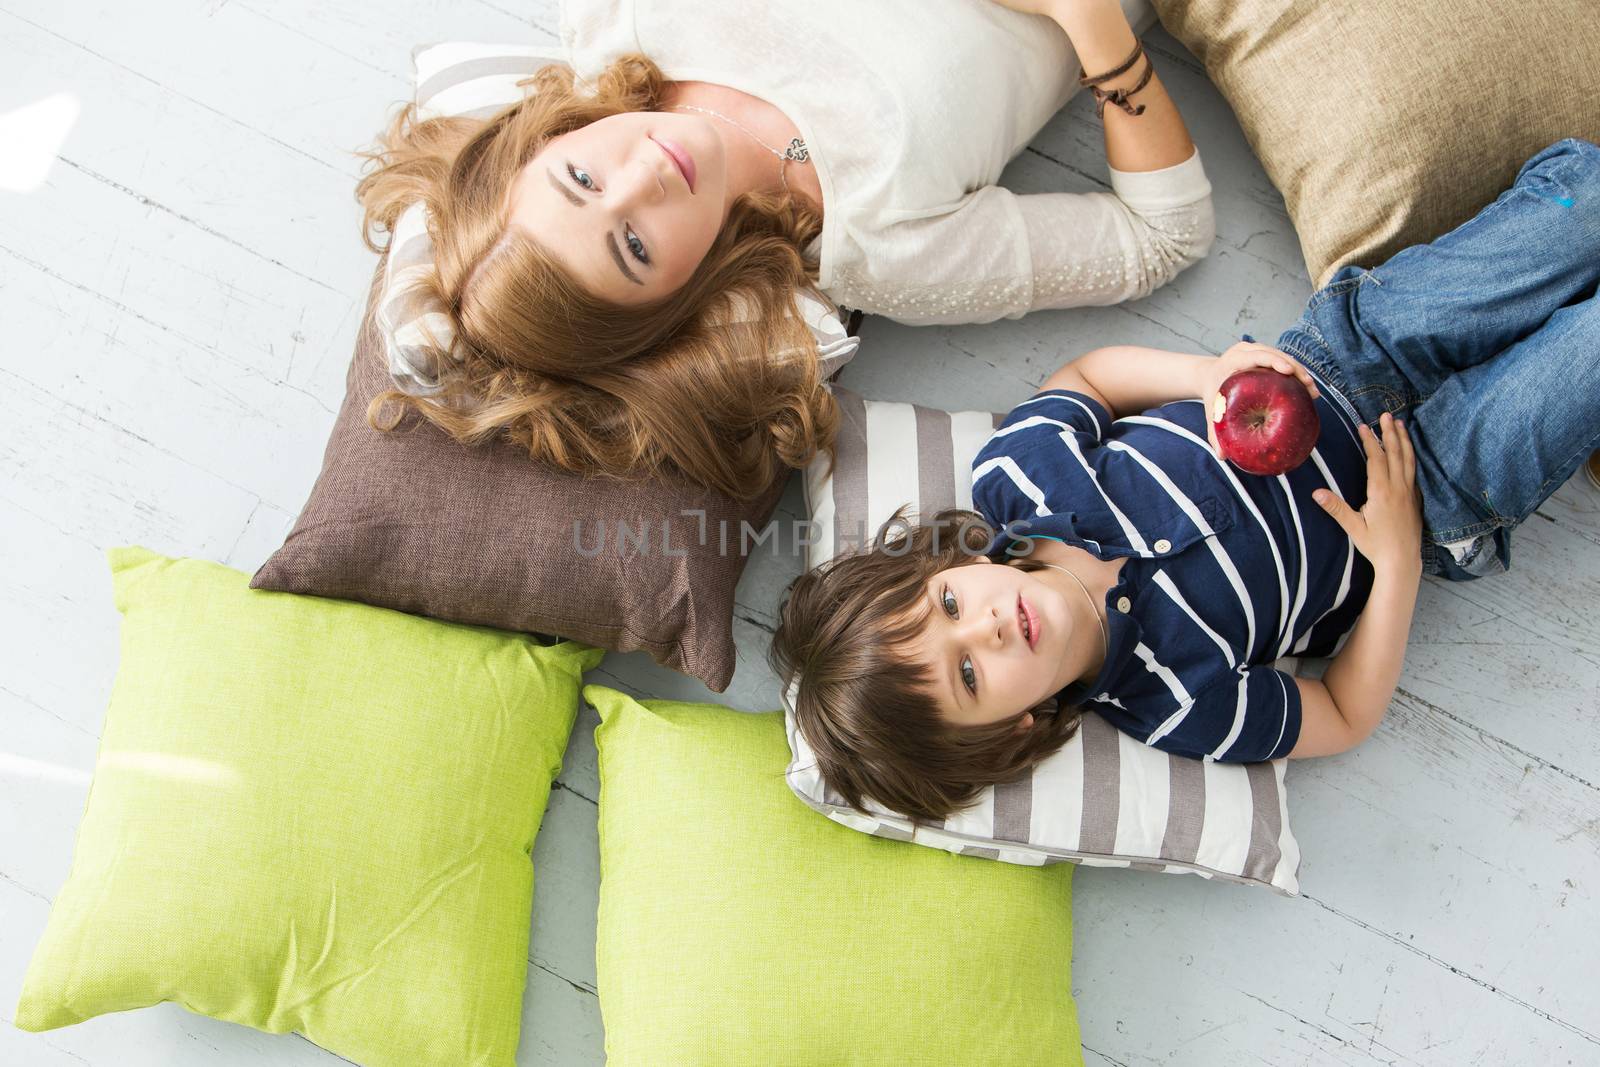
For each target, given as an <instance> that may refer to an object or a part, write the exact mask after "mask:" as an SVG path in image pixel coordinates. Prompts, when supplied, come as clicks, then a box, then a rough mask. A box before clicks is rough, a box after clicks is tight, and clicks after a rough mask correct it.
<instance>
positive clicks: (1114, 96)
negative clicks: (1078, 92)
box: [1078, 41, 1155, 121]
mask: <svg viewBox="0 0 1600 1067" xmlns="http://www.w3.org/2000/svg"><path fill="white" fill-rule="evenodd" d="M1140 56H1144V74H1143V75H1141V76H1140V78H1139V81H1138V82H1137V83H1136V84H1135V85H1134V86H1133V87H1132V88H1129V89H1113V90H1111V91H1110V92H1107V91H1106V90H1104V89H1102V88H1100V85H1101V84H1102V83H1103V82H1108V81H1110V80H1111V79H1112V78H1115V77H1117V76H1118V75H1119V74H1126V73H1127V72H1128V71H1130V70H1132V69H1133V65H1134V64H1135V63H1137V62H1139V57H1140ZM1082 69H1083V68H1082V67H1079V70H1082ZM1153 73H1155V64H1154V63H1152V62H1151V61H1150V57H1149V56H1146V55H1145V54H1144V44H1143V42H1139V41H1135V42H1134V45H1133V53H1132V54H1131V55H1130V56H1128V58H1127V59H1125V60H1123V61H1122V63H1121V64H1120V65H1119V66H1117V67H1116V69H1114V70H1108V71H1106V72H1105V73H1104V74H1097V75H1095V76H1094V77H1092V78H1091V77H1089V73H1088V71H1084V72H1083V74H1082V75H1081V76H1080V77H1079V78H1078V84H1079V85H1082V86H1086V87H1087V88H1088V90H1089V91H1090V92H1091V93H1093V94H1094V99H1095V108H1094V116H1095V118H1097V119H1100V120H1102V121H1104V119H1105V112H1106V102H1107V101H1110V102H1111V103H1113V104H1116V105H1117V106H1118V107H1120V108H1121V109H1122V110H1124V111H1126V112H1127V113H1128V114H1130V115H1142V114H1144V105H1143V104H1140V105H1138V106H1137V107H1135V106H1133V105H1132V104H1129V103H1128V97H1130V96H1132V95H1133V94H1134V93H1137V92H1138V91H1139V90H1141V89H1143V88H1144V87H1145V86H1146V85H1148V84H1150V76H1151V75H1152V74H1153Z"/></svg>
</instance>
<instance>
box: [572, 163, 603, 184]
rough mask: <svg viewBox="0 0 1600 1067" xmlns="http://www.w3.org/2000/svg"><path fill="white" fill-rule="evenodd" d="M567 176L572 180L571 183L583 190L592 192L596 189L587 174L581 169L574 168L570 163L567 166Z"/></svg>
mask: <svg viewBox="0 0 1600 1067" xmlns="http://www.w3.org/2000/svg"><path fill="white" fill-rule="evenodd" d="M567 176H568V177H570V178H571V179H572V180H573V182H575V183H576V184H578V185H581V186H582V187H583V188H585V189H589V190H591V191H592V190H594V189H595V188H596V186H595V184H594V179H593V178H591V177H590V176H589V172H588V171H586V170H584V169H583V168H582V167H574V166H573V165H572V164H571V163H568V164H567Z"/></svg>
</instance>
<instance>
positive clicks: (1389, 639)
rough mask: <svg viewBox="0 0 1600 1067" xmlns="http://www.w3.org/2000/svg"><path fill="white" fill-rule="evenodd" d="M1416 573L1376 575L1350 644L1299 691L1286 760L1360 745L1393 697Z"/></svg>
mask: <svg viewBox="0 0 1600 1067" xmlns="http://www.w3.org/2000/svg"><path fill="white" fill-rule="evenodd" d="M1421 577H1422V575H1421V570H1420V568H1419V569H1418V572H1417V574H1416V575H1415V576H1414V577H1408V576H1404V575H1399V574H1394V573H1392V572H1378V573H1377V574H1376V575H1375V576H1374V578H1373V583H1372V595H1371V596H1369V597H1368V598H1367V604H1366V607H1365V608H1363V609H1362V611H1361V618H1360V619H1358V620H1357V621H1356V628H1355V629H1354V630H1353V631H1351V634H1350V640H1349V641H1347V642H1345V646H1344V648H1343V649H1341V650H1340V651H1339V654H1338V655H1337V656H1335V657H1334V659H1333V662H1332V663H1331V664H1329V665H1328V670H1327V672H1326V673H1325V674H1323V676H1322V680H1321V681H1318V680H1316V679H1314V678H1296V679H1295V682H1296V683H1297V684H1298V685H1299V687H1300V739H1299V740H1298V741H1296V742H1295V745H1294V749H1293V750H1292V751H1291V752H1290V753H1289V758H1290V759H1300V758H1302V757H1305V756H1331V755H1334V754H1335V753H1338V752H1344V751H1345V750H1347V749H1352V748H1355V747H1356V746H1357V745H1359V744H1360V743H1361V742H1363V741H1365V740H1366V739H1367V737H1368V736H1369V735H1371V733H1372V731H1373V730H1375V729H1377V727H1378V723H1380V722H1382V721H1383V715H1384V712H1386V711H1388V710H1389V701H1390V700H1392V699H1393V698H1394V690H1395V686H1396V685H1398V684H1399V683H1400V667H1401V664H1402V663H1403V662H1404V660H1405V655H1406V639H1407V637H1408V636H1409V635H1410V633H1411V616H1412V612H1413V610H1414V609H1415V608H1416V606H1417V587H1418V586H1419V585H1420V579H1421Z"/></svg>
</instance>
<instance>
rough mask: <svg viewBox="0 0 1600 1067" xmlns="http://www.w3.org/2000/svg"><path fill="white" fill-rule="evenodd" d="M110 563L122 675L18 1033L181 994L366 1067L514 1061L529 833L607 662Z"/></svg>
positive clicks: (182, 999)
mask: <svg viewBox="0 0 1600 1067" xmlns="http://www.w3.org/2000/svg"><path fill="white" fill-rule="evenodd" d="M109 555H110V559H111V569H112V572H113V584H114V586H115V590H116V604H117V608H118V610H119V611H121V612H122V614H123V620H122V658H121V663H120V666H119V668H118V671H117V680H116V684H115V686H114V688H113V690H112V694H111V703H110V706H109V708H108V709H107V710H106V717H105V726H104V729H103V731H102V733H101V738H100V750H99V757H98V760H97V761H96V765H95V772H94V780H93V782H92V784H91V786H90V790H89V799H88V803H87V805H86V807H85V810H84V814H83V821H82V823H81V825H80V826H79V829H78V838H77V844H76V846H75V849H74V853H73V859H72V869H71V872H70V873H69V875H68V876H67V882H66V885H64V886H63V887H62V889H61V892H60V894H59V895H58V896H57V897H56V899H55V902H54V904H53V906H52V907H51V910H50V919H49V922H48V923H47V924H46V927H45V931H44V936H43V938H42V939H41V940H40V942H39V946H38V948H37V949H36V950H35V952H34V955H33V959H32V962H31V963H30V964H29V967H28V973H27V977H26V978H25V979H24V982H23V987H22V998H21V1001H20V1003H19V1004H18V1005H17V1012H16V1025H17V1026H19V1027H20V1028H22V1029H24V1030H49V1029H53V1028H55V1027H58V1026H67V1025H70V1024H72V1023H76V1022H81V1021H83V1020H84V1019H89V1018H92V1017H93V1016H96V1015H101V1014H104V1013H106V1012H112V1011H124V1010H126V1009H129V1008H140V1007H145V1006H148V1005H151V1004H157V1003H160V1002H161V1001H164V1000H171V1001H176V1002H177V1003H179V1004H181V1005H182V1006H184V1007H185V1008H188V1009H189V1010H190V1011H194V1012H199V1013H201V1014H203V1015H210V1016H213V1017H215V1018H218V1019H227V1020H230V1021H233V1022H239V1023H244V1024H246V1025H248V1026H254V1027H257V1028H258V1029H261V1030H267V1031H271V1032H274V1033H283V1032H286V1031H290V1030H295V1031H298V1032H300V1033H301V1034H303V1035H304V1036H305V1037H307V1038H309V1039H310V1040H311V1041H314V1042H316V1043H317V1044H318V1045H321V1046H322V1047H324V1048H326V1049H329V1050H330V1051H332V1052H336V1053H338V1054H339V1055H341V1056H344V1057H347V1058H349V1059H352V1060H355V1061H357V1062H359V1063H361V1064H364V1065H366V1067H383V1065H387V1064H393V1065H396V1067H400V1065H405V1067H424V1065H434V1064H437V1065H441V1067H443V1065H449V1067H461V1065H463V1064H474V1065H483V1067H494V1065H510V1064H512V1063H513V1062H514V1057H515V1055H516V1050H517V1038H518V1031H519V1029H520V1025H521V1019H522V991H523V983H524V979H525V977H526V969H527V962H528V928H529V913H530V908H531V902H532V894H533V867H532V863H531V862H530V859H529V857H530V854H531V851H532V849H533V839H534V834H535V833H536V832H537V831H538V827H539V820H540V817H541V815H542V814H543V812H544V806H545V800H546V798H547V796H548V794H549V789H550V782H551V780H552V779H553V778H554V777H555V775H556V773H557V772H558V771H559V770H560V766H561V754H562V752H563V751H564V750H565V747H566V742H567V736H568V734H569V733H570V731H571V729H572V723H573V721H574V718H575V715H576V712H577V695H578V694H577V690H578V686H579V684H580V683H581V675H582V672H583V671H584V670H586V669H587V668H589V667H592V666H594V665H595V664H596V663H598V662H599V660H600V658H601V655H602V652H601V651H600V650H599V649H595V648H590V647H587V646H584V645H579V644H574V643H570V642H569V643H562V644H558V645H554V646H549V647H545V646H541V645H540V644H539V643H538V642H537V641H536V640H535V639H534V638H531V637H528V636H526V635H518V634H510V633H502V632H499V631H494V630H487V629H480V628H476V627H467V626H457V625H451V624H447V623H440V622H435V621H432V620H428V619H422V618H417V617H413V616H409V615H402V614H400V613H399V612H395V611H388V610H385V609H382V608H372V607H366V606H364V605H360V604H350V603H345V602H342V601H335V600H322V599H318V598H314V597H300V596H293V595H290V594H285V593H267V592H256V591H254V590H251V589H249V588H248V585H249V581H250V578H249V575H246V574H241V573H239V572H237V571H234V570H230V569H228V568H226V567H222V566H218V565H217V564H214V563H206V562H203V561H199V560H188V559H184V560H172V559H167V558H165V557H163V556H158V555H156V554H155V553H152V552H149V551H147V550H145V549H139V548H122V549H113V550H112V551H111V552H110V554H109Z"/></svg>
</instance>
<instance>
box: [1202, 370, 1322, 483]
mask: <svg viewBox="0 0 1600 1067" xmlns="http://www.w3.org/2000/svg"><path fill="white" fill-rule="evenodd" d="M1252 367H1267V368H1269V369H1271V370H1275V371H1278V372H1279V373H1280V374H1292V375H1294V376H1295V377H1296V378H1299V379H1300V382H1301V384H1302V385H1304V386H1305V387H1306V389H1308V390H1309V391H1310V393H1311V399H1313V400H1315V399H1316V398H1317V397H1318V396H1319V395H1321V394H1320V393H1319V391H1318V390H1317V382H1316V379H1314V378H1312V377H1311V372H1310V371H1308V370H1306V369H1305V368H1304V367H1302V366H1301V365H1300V363H1299V362H1298V361H1297V360H1295V359H1293V358H1291V357H1290V356H1287V355H1285V354H1284V353H1283V352H1281V351H1279V350H1278V349H1276V348H1273V347H1271V346H1270V345H1264V344H1260V343H1258V342H1256V341H1240V342H1239V343H1238V344H1236V345H1234V346H1233V347H1232V348H1229V349H1228V350H1227V351H1226V352H1224V353H1222V355H1220V356H1218V357H1216V358H1215V359H1208V360H1205V361H1204V362H1203V363H1201V364H1200V373H1199V376H1198V381H1197V383H1196V384H1197V389H1198V392H1199V394H1200V400H1201V402H1202V403H1203V404H1205V407H1206V440H1208V441H1210V442H1211V452H1212V454H1213V455H1215V456H1217V457H1218V458H1221V456H1222V446H1221V445H1219V444H1218V443H1217V432H1216V430H1215V429H1214V428H1213V427H1212V425H1211V413H1212V412H1213V411H1215V410H1216V408H1215V406H1214V405H1215V404H1216V401H1217V393H1218V391H1219V390H1220V389H1221V388H1222V383H1223V382H1225V381H1227V380H1228V379H1229V378H1231V377H1233V375H1235V374H1237V373H1238V372H1239V371H1242V370H1249V369H1251V368H1252Z"/></svg>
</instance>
